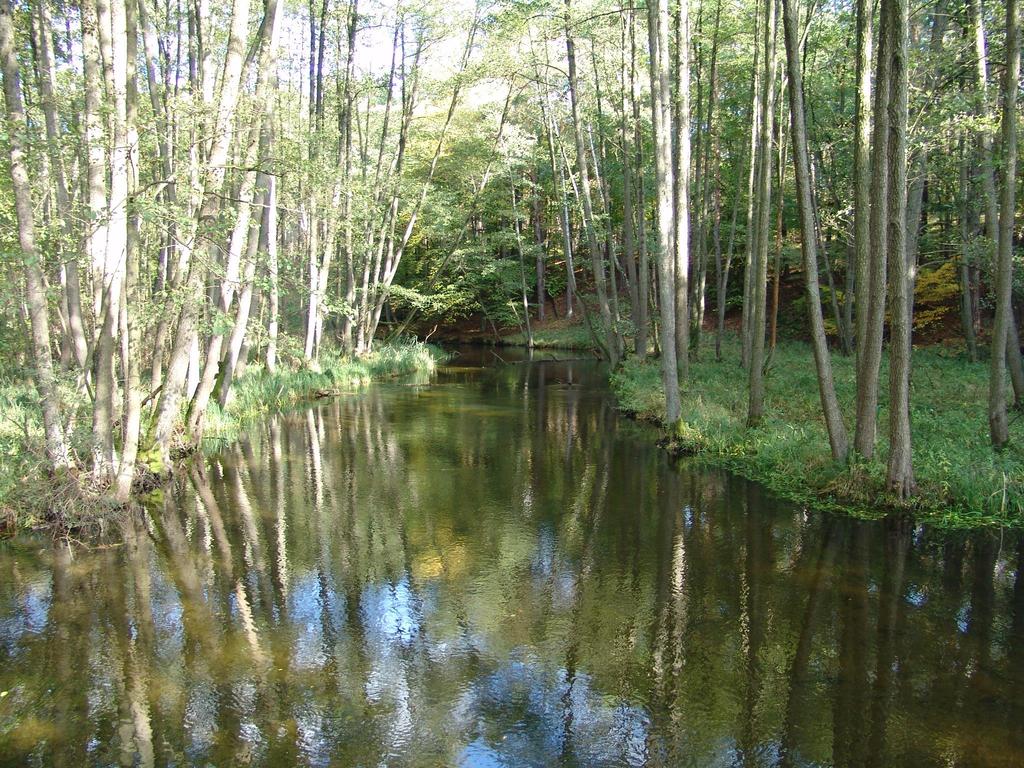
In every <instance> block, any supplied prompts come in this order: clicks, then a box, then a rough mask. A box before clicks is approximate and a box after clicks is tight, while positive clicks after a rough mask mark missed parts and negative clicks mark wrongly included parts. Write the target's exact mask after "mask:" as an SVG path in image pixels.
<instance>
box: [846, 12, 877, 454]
mask: <svg viewBox="0 0 1024 768" xmlns="http://www.w3.org/2000/svg"><path fill="white" fill-rule="evenodd" d="M874 7H875V4H874V2H873V0H857V66H856V72H857V95H856V99H855V107H854V109H855V120H854V150H853V251H854V257H853V261H854V279H853V283H852V288H853V294H854V296H853V297H850V296H847V299H846V301H847V303H849V302H850V301H851V298H853V300H854V301H855V302H856V326H855V329H854V341H855V344H856V350H857V356H856V370H857V375H858V380H859V378H860V371H861V369H862V366H863V364H864V363H863V360H864V349H865V342H866V339H867V337H868V318H869V316H870V312H869V308H870V304H871V297H870V291H871V249H870V238H871V39H872V38H871V27H872V16H873V14H874ZM858 399H859V398H858ZM858 450H859V447H858Z"/></svg>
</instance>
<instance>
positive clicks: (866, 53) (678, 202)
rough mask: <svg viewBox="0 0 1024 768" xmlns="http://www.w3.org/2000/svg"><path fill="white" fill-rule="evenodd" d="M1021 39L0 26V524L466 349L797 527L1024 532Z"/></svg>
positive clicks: (0, 13)
mask: <svg viewBox="0 0 1024 768" xmlns="http://www.w3.org/2000/svg"><path fill="white" fill-rule="evenodd" d="M1019 16H1020V9H1019V8H1018V3H1017V0H1005V2H993V1H992V0H988V1H987V2H986V1H985V0H915V1H914V2H910V0H877V1H875V0H824V1H823V0H682V1H681V2H677V1H676V0H673V1H672V2H669V0H647V2H646V4H644V5H638V4H622V3H616V2H610V1H609V0H564V2H557V1H556V0H522V1H519V0H496V1H490V0H455V2H454V3H453V4H452V5H447V4H442V3H438V2H435V0H309V2H308V5H307V4H305V3H302V2H296V1H295V0H288V1H287V2H286V1H285V0H265V1H264V2H263V3H256V2H253V1H252V0H230V1H228V0H225V1H224V2H217V1H216V0H184V1H183V0H27V1H26V0H0V66H2V75H3V86H4V104H5V120H4V121H3V128H2V136H0V143H2V144H3V149H4V151H3V155H2V157H3V160H2V164H3V166H4V167H3V173H2V180H0V217H2V220H3V223H4V226H3V228H2V230H0V238H2V241H3V242H2V248H0V265H2V271H0V281H2V286H3V290H2V291H0V355H2V361H3V370H2V371H0V412H2V415H3V419H2V422H3V423H2V424H0V453H2V455H3V468H2V469H0V509H2V511H3V514H4V517H5V518H6V521H7V523H8V524H11V525H14V526H23V525H32V524H36V523H40V522H56V523H58V524H60V525H64V526H71V527H73V526H75V525H77V524H80V523H82V522H84V521H87V520H89V519H90V517H91V516H95V515H98V514H101V513H102V512H103V511H104V510H109V509H111V508H117V507H120V506H122V505H124V504H126V503H128V502H130V501H132V500H133V499H135V498H137V497H138V496H139V494H142V493H145V492H147V491H151V490H152V489H153V488H154V487H158V486H159V484H160V483H161V481H162V479H163V478H165V477H166V476H167V475H168V474H170V473H171V472H172V469H173V468H174V467H176V466H178V465H180V463H181V462H182V461H183V460H187V457H188V456H190V455H191V454H193V453H195V452H196V451H197V450H199V449H202V448H203V447H204V446H207V445H209V444H210V443H211V442H212V443H215V444H222V443H224V442H229V441H230V440H232V439H234V437H235V436H237V434H238V433H239V432H240V431H241V430H243V429H244V428H245V425H246V424H249V423H251V422H252V420H254V419H258V418H260V417H261V415H263V414H266V413H268V412H270V411H276V410H280V409H281V408H284V407H286V406H288V405H290V404H294V403H296V402H301V401H303V400H306V399H309V398H311V397H331V396H335V395H338V394H341V393H344V392H345V391H347V390H349V389H351V388H353V387H358V386H359V385H360V384H361V383H365V382H367V381H369V380H371V379H375V378H386V377H391V376H394V375H397V374H399V373H403V372H412V371H416V370H429V369H432V368H433V367H434V366H435V365H437V364H438V363H439V361H440V360H442V359H443V357H444V354H445V353H444V352H443V351H441V350H440V349H439V348H438V347H435V346H433V345H432V344H433V342H438V341H441V342H442V344H443V343H444V342H447V341H452V340H461V341H467V340H469V341H474V342H477V343H481V342H484V343H489V344H499V345H509V344H511V345H516V344H518V345H521V346H525V347H528V348H535V349H539V348H542V347H572V348H576V349H577V350H579V351H578V352H577V353H575V354H583V355H587V356H594V357H596V358H599V359H600V360H602V361H604V363H605V364H606V369H607V371H608V373H609V376H610V379H611V388H612V392H613V393H614V396H615V397H616V398H617V400H618V402H619V405H620V407H621V408H622V409H623V410H625V411H628V412H631V413H633V414H635V415H637V416H639V417H641V418H643V419H646V420H650V421H654V422H656V423H658V424H660V425H661V429H662V433H663V434H664V435H665V436H666V440H667V441H668V443H669V444H670V447H672V448H673V449H674V450H675V452H677V453H698V454H704V455H706V456H708V457H711V458H713V459H714V460H717V461H718V463H720V464H723V465H725V466H728V467H730V468H732V469H734V470H736V471H738V472H740V473H741V474H745V475H747V476H748V477H752V478H754V479H758V480H761V481H763V482H764V483H765V484H767V485H768V486H769V487H770V488H772V489H773V490H774V491H777V492H779V493H782V494H783V495H786V496H788V497H790V498H792V499H795V500H800V501H804V502H808V503H811V504H823V505H826V506H827V505H832V506H839V507H848V508H850V509H851V510H853V511H858V512H871V511H872V510H875V511H878V510H882V511H890V510H892V509H897V508H899V509H911V510H916V511H918V512H921V513H922V514H925V515H931V517H932V518H933V519H935V520H945V521H946V522H954V523H965V524H968V525H970V524H979V523H993V522H995V523H999V524H1002V525H1007V524H1009V525H1013V524H1019V523H1021V522H1024V449H1022V440H1024V431H1022V430H1024V427H1022V421H1021V419H1020V413H1021V408H1022V407H1024V365H1022V358H1021V339H1020V333H1019V321H1020V313H1021V309H1022V307H1024V277H1022V274H1024V270H1022V264H1021V261H1022V257H1021V247H1020V246H1021V243H1020V239H1021V238H1020V227H1019V225H1018V222H1017V216H1018V214H1019V213H1020V210H1021V205H1020V196H1019V195H1018V187H1019V185H1020V182H1019V178H1018V174H1017V158H1018V149H1017V131H1018V128H1019V123H1020V122H1021V116H1022V115H1021V113H1022V110H1021V108H1020V104H1019V101H1018V97H1019V94H1020V90H1021V73H1020V69H1021V44H1020V30H1019V26H1020V19H1019ZM495 357H496V358H498V359H501V357H500V353H499V352H495Z"/></svg>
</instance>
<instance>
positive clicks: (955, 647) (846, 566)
mask: <svg viewBox="0 0 1024 768" xmlns="http://www.w3.org/2000/svg"><path fill="white" fill-rule="evenodd" d="M500 354H501V358H503V360H502V359H499V358H498V357H497V356H496V355H494V354H493V353H491V352H489V351H482V350H476V351H465V350H464V351H462V352H461V353H460V354H457V355H456V356H455V357H454V358H453V359H452V360H450V361H449V362H448V363H447V364H445V365H444V366H442V367H440V368H439V370H438V371H437V372H436V373H435V374H434V375H433V376H432V377H430V379H429V380H427V379H423V378H421V379H415V378H412V379H403V380H397V381H394V382H389V383H382V384H376V385H373V386H370V387H367V388H366V389H364V390H361V391H359V392H356V393H352V394H347V395H343V396H341V397H339V398H337V399H334V400H330V401H322V402H319V403H317V404H316V405H314V406H312V407H310V408H308V409H305V410H298V411H294V412H291V413H288V414H285V415H280V416H275V417H272V418H270V419H268V420H267V422H266V423H265V424H263V425H260V426H257V427H255V428H253V429H252V430H251V431H250V432H249V433H248V434H247V435H245V436H244V437H243V439H242V440H241V441H239V442H238V443H235V444H233V445H230V446H225V447H223V448H222V449H221V450H220V451H219V452H216V453H212V454H211V455H210V456H209V457H208V458H207V460H206V461H204V462H203V463H201V464H197V465H196V467H195V468H194V469H193V470H192V471H191V472H189V473H185V474H183V475H182V476H181V477H180V478H179V480H178V482H176V483H175V484H174V486H173V487H171V488H169V489H167V490H166V491H165V492H163V494H162V495H160V496H159V497H158V498H155V499H153V500H152V501H151V502H150V503H149V504H148V506H147V508H146V510H145V513H144V514H140V515H139V516H137V517H135V518H133V519H131V520H128V521H126V522H124V523H123V524H122V525H120V526H119V527H118V529H117V530H115V531H111V532H110V533H109V535H108V537H107V538H108V541H107V543H96V544H92V545H90V546H84V545H81V544H79V545H73V546H70V547H69V546H65V545H58V546H55V545H53V544H51V543H50V540H49V539H48V538H46V537H45V536H42V535H34V536H20V537H16V538H14V539H10V540H7V541H4V542H0V661H2V663H0V765H12V766H13V765H19V766H20V765H38V766H44V765H45V766H49V765H58V766H60V765H68V766H76V768H77V767H79V766H91V765H140V766H149V765H216V766H230V765H265V766H290V765H338V766H384V765H387V766H441V765H464V766H487V767H489V766H548V765H560V766H620V765H621V766H631V765H637V766H640V765H650V766H734V765H735V766H775V765H781V766H785V765H792V766H811V765H813V766H822V765H836V766H871V765H877V766H940V765H941V766H954V765H956V766H1020V765H1024V570H1022V568H1021V565H1022V557H1024V547H1022V545H1021V541H1020V540H1019V538H1018V537H1017V536H1015V535H1011V534H1009V533H1000V532H999V531H985V532H980V533H975V534H972V535H966V534H953V535H950V534H945V535H944V534H942V533H940V532H936V531H931V530H929V529H927V528H924V527H922V526H916V525H914V524H913V523H912V522H910V521H906V520H886V521H880V522H860V521H856V520H853V519H849V518H846V517H843V516H839V515H832V514H827V513H822V512H815V511H809V510H806V509H803V508H800V507H797V506H794V505H791V504H788V503H784V502H780V501H779V500H778V499H776V498H773V497H772V496H771V495H770V494H769V493H767V492H766V491H764V490H763V489H762V488H760V487H759V486H757V485H756V484H753V483H749V482H747V481H745V480H743V479H740V478H737V477H735V476H733V475H730V474H729V473H727V472H724V471H719V470H715V469H709V468H707V467H705V466H702V465H700V464H698V463H694V462H693V461H684V462H681V463H675V462H673V461H672V460H670V459H669V458H668V457H667V456H666V455H665V454H664V453H663V452H662V451H660V450H659V449H658V448H657V447H656V446H655V444H654V433H653V431H652V430H651V429H650V428H648V427H645V426H642V425H638V424H635V423H633V422H631V421H629V420H628V419H626V418H624V417H620V416H619V415H617V413H616V412H615V410H614V408H613V405H612V402H611V399H610V395H609V394H608V392H607V389H606V388H605V386H604V384H603V377H602V375H601V371H600V369H599V368H598V366H597V364H596V363H593V362H589V361H574V360H548V361H542V362H536V361H535V362H523V361H521V360H519V359H518V357H519V356H520V355H521V353H517V352H505V351H501V352H500ZM558 354H559V355H560V356H561V357H563V358H564V357H567V356H570V355H571V354H572V353H558Z"/></svg>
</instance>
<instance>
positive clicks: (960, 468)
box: [503, 326, 1024, 528]
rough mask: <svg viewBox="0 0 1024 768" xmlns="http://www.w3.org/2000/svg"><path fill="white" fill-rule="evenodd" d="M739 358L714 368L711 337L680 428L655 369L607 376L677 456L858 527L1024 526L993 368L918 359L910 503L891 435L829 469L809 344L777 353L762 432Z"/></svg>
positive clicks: (883, 399)
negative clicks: (871, 453) (1000, 429)
mask: <svg viewBox="0 0 1024 768" xmlns="http://www.w3.org/2000/svg"><path fill="white" fill-rule="evenodd" d="M542 334H543V335H542ZM534 341H535V347H537V348H541V347H543V348H562V349H592V348H593V346H594V345H593V342H592V341H591V340H590V339H589V338H588V336H587V333H586V329H585V328H582V326H569V327H567V328H557V329H550V330H547V331H544V332H538V331H535V332H534ZM503 342H504V343H505V344H510V345H517V344H521V345H525V338H522V337H521V335H519V334H513V335H511V336H506V337H504V338H503ZM739 357H740V350H739V340H738V338H736V337H735V336H732V335H727V336H726V342H725V343H724V344H723V347H722V360H721V361H716V360H715V352H714V340H713V337H709V338H706V340H705V343H704V344H702V345H701V348H700V350H699V354H698V355H696V356H695V357H694V358H693V359H691V361H690V367H691V371H690V378H689V379H688V380H687V381H686V383H685V384H683V386H682V387H681V389H680V392H681V396H682V416H681V419H680V422H679V423H678V425H677V426H675V427H670V426H669V425H668V424H666V422H665V395H664V390H663V388H662V381H661V371H660V361H659V360H658V358H656V357H648V358H647V359H646V360H644V361H641V360H639V359H638V358H636V357H635V356H630V357H627V358H626V359H625V360H624V361H623V362H622V363H621V365H620V366H619V367H618V368H617V369H615V370H614V371H613V372H611V373H610V375H609V386H610V388H611V391H612V395H613V396H614V398H615V401H616V404H617V407H618V408H619V410H621V411H623V412H624V413H626V414H628V415H629V416H631V417H633V418H636V419H638V420H640V421H644V422H647V423H650V424H654V425H656V426H658V427H659V428H660V429H661V430H662V432H661V434H662V437H661V444H662V446H663V447H664V448H665V449H666V450H668V451H669V452H670V453H672V454H674V455H678V456H682V455H685V456H690V457H693V458H694V459H696V460H700V461H705V462H708V463H709V464H712V465H714V466H719V467H724V468H726V469H729V470H731V471H733V472H735V473H737V474H739V475H741V476H743V477H746V478H747V479H749V480H754V481H756V482H758V483H761V484H762V485H764V486H765V487H766V488H768V489H769V490H771V491H772V492H773V493H775V494H777V495H779V496H780V497H782V498H785V499H787V500H789V501H793V502H797V503H801V504H807V505H809V506H812V507H814V508H817V509H822V510H828V511H836V512H841V513H845V514H850V515H853V516H856V517H862V518H878V517H882V516H884V515H886V514H890V513H893V512H909V513H912V514H913V515H914V516H915V518H916V519H917V520H918V521H919V522H925V523H929V524H933V525H938V526H942V527H946V528H974V527H985V526H1006V527H1020V526H1022V524H1024V450H1022V448H1021V446H1022V445H1024V419H1022V418H1021V417H1020V415H1019V414H1014V415H1015V416H1016V418H1011V420H1010V432H1011V437H1012V438H1013V439H1011V441H1010V443H1009V445H1007V446H1006V448H1004V449H1003V450H1002V451H995V450H993V449H992V445H991V443H990V441H989V436H988V429H987V421H986V397H987V392H988V367H987V364H986V363H985V362H976V363H972V362H969V361H967V360H966V359H965V358H964V356H963V355H962V354H959V353H957V352H955V351H948V350H946V349H945V348H944V347H941V346H934V347H923V348H917V349H915V350H914V352H913V376H912V381H911V391H912V394H913V399H912V400H911V413H910V417H911V424H912V430H913V433H912V436H913V444H914V465H915V473H916V477H917V484H918V487H917V493H916V494H915V495H914V496H913V497H912V498H911V499H910V500H909V501H902V500H900V499H899V498H898V497H896V496H895V495H894V494H891V493H889V492H888V491H887V490H886V484H885V473H886V463H885V462H886V458H887V456H888V444H887V440H886V437H885V435H884V434H880V435H879V450H878V451H877V452H876V454H875V457H874V459H872V460H871V461H863V460H853V461H850V462H847V463H838V462H835V461H833V460H832V459H831V457H830V455H829V452H828V435H827V433H826V430H825V424H824V420H823V418H822V415H821V408H820V403H819V399H818V388H817V381H816V378H815V372H814V364H813V361H812V359H811V347H810V345H808V344H806V343H804V342H800V341H780V342H779V343H778V345H777V347H776V349H775V352H774V354H773V355H772V356H771V358H770V360H769V363H768V365H767V366H766V376H765V383H766V402H767V404H768V406H769V407H768V408H767V414H768V415H767V416H766V418H765V419H764V420H763V421H762V423H761V424H760V425H759V426H757V427H747V426H746V422H745V416H746V406H747V386H746V383H747V382H746V374H745V373H744V372H743V370H742V369H741V368H740V366H739V363H738V361H739ZM832 365H833V367H834V370H835V380H836V394H837V397H838V399H839V404H840V406H841V407H842V410H843V412H844V413H845V414H847V418H849V414H850V413H852V409H853V403H854V399H855V395H856V392H855V381H854V361H853V358H852V357H844V356H841V355H838V354H833V355H832ZM881 381H882V382H883V385H882V389H881V392H880V397H879V412H878V423H879V424H886V423H887V420H888V418H889V414H888V387H887V386H886V384H885V382H887V381H888V359H887V357H886V358H885V359H883V363H882V376H881ZM880 431H882V432H884V430H880Z"/></svg>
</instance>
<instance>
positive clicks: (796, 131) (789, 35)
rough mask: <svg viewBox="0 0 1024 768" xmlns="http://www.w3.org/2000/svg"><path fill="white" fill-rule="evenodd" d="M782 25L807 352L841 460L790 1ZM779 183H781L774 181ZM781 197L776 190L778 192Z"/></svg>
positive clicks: (842, 440)
mask: <svg viewBox="0 0 1024 768" xmlns="http://www.w3.org/2000/svg"><path fill="white" fill-rule="evenodd" d="M782 7H783V26H784V28H785V38H786V60H787V62H788V69H789V114H790V121H791V125H792V128H793V169H794V171H795V174H796V186H797V205H798V207H799V209H800V230H801V237H800V242H801V250H802V251H803V257H804V279H805V284H806V291H807V311H808V315H809V320H810V324H811V348H812V349H813V351H814V365H815V367H816V369H817V373H818V394H819V396H820V398H821V409H822V413H823V414H824V416H825V426H826V427H827V429H828V439H829V445H830V447H831V448H832V458H833V459H835V460H836V461H844V460H845V459H846V453H847V449H848V440H847V436H846V425H845V424H843V415H842V412H841V411H840V408H839V401H838V399H837V398H836V391H835V384H834V381H833V377H832V360H831V357H830V355H829V350H828V341H827V339H826V338H825V322H824V319H823V318H822V314H821V295H820V291H819V288H818V254H817V252H816V246H817V240H818V238H817V226H816V222H815V216H814V203H813V200H812V184H811V172H810V153H809V151H808V149H807V126H806V123H805V118H804V114H805V113H804V92H803V75H802V73H801V66H800V50H799V42H798V41H799V31H798V27H799V18H798V16H797V10H796V8H795V4H794V0H782ZM780 181H781V180H780ZM780 197H781V189H780Z"/></svg>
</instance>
